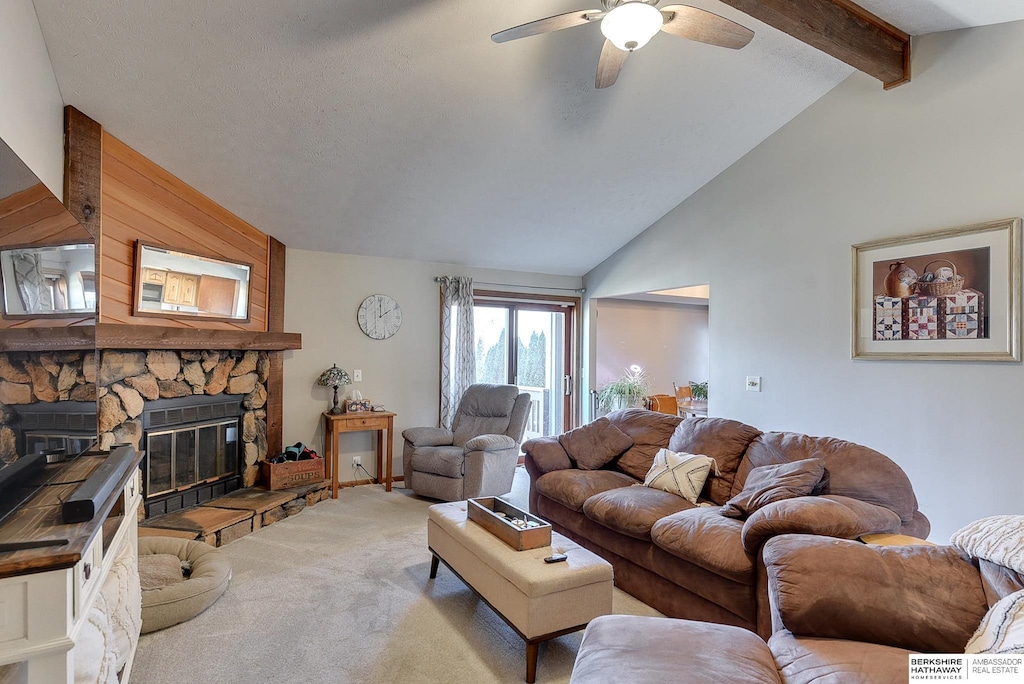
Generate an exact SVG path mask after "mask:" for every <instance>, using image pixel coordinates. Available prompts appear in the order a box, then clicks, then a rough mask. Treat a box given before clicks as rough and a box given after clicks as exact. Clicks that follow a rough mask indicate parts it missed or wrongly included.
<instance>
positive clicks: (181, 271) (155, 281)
mask: <svg viewBox="0 0 1024 684" xmlns="http://www.w3.org/2000/svg"><path fill="white" fill-rule="evenodd" d="M251 272H252V266H251V265H250V264H239V263H234V262H230V261H223V260H221V259H216V258H213V257H207V256H201V255H199V254H190V253H186V252H179V251H177V250H174V249H170V248H167V247H157V246H155V245H150V244H146V243H144V242H142V241H138V242H136V243H135V315H136V316H161V317H168V316H171V317H186V318H203V319H206V320H213V321H242V322H245V321H248V320H249V276H250V273H251Z"/></svg>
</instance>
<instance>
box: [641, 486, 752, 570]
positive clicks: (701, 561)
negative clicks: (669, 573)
mask: <svg viewBox="0 0 1024 684" xmlns="http://www.w3.org/2000/svg"><path fill="white" fill-rule="evenodd" d="M742 532H743V523H742V522H741V521H739V520H734V519H733V518H726V517H725V516H723V515H721V514H720V513H719V512H718V506H708V507H700V508H691V509H689V510H685V511H680V512H679V513H674V514H672V515H669V516H666V517H664V518H662V519H660V520H658V521H657V522H656V523H654V526H653V527H652V528H651V539H652V540H654V543H655V544H657V545H658V546H660V547H661V548H663V549H665V550H666V551H668V552H669V553H671V554H672V555H673V556H676V557H678V558H682V559H683V560H685V561H689V562H691V563H693V564H694V565H699V566H700V567H702V568H704V569H705V570H710V571H712V572H715V573H718V574H719V575H722V576H723V577H727V578H728V579H731V580H732V581H734V582H739V583H740V584H746V585H753V584H754V580H755V574H754V557H753V556H751V555H750V554H749V553H747V552H746V551H744V550H743V543H742V541H741V534H742Z"/></svg>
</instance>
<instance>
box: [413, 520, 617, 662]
mask: <svg viewBox="0 0 1024 684" xmlns="http://www.w3.org/2000/svg"><path fill="white" fill-rule="evenodd" d="M427 544H428V545H429V547H430V551H431V553H432V554H433V555H434V557H433V559H432V561H431V566H430V576H431V577H432V578H433V577H436V576H437V568H438V562H439V561H443V562H444V564H445V565H447V566H448V567H449V568H451V570H452V571H453V572H454V573H455V574H456V575H458V577H459V578H460V579H461V580H462V581H463V582H465V583H466V584H467V585H468V586H469V588H470V589H472V590H473V591H474V592H476V593H477V594H478V595H479V596H480V597H481V598H482V599H483V600H484V601H485V602H487V604H488V605H489V606H490V607H491V608H493V609H494V612H496V613H497V614H498V615H499V616H500V617H501V618H502V619H504V620H505V622H506V623H508V624H509V626H511V627H512V629H514V630H515V631H516V632H517V633H518V634H519V636H521V637H522V638H523V639H524V640H525V641H526V681H527V682H533V681H534V679H535V678H536V673H537V647H538V645H539V644H540V642H542V641H547V640H548V639H553V638H555V637H558V636H561V635H563V634H568V633H570V632H575V631H577V630H580V629H583V628H584V627H586V625H587V623H588V622H590V621H591V620H593V619H594V618H595V617H597V616H599V615H605V614H608V613H611V611H612V566H611V565H610V564H609V563H607V562H606V561H605V560H603V559H602V558H600V557H598V556H596V555H595V554H593V553H591V552H590V551H587V550H586V549H584V548H583V547H582V546H580V545H578V544H576V543H575V542H573V541H571V540H569V539H567V538H565V537H563V536H562V535H560V534H557V533H555V532H552V533H551V546H545V547H542V548H539V549H532V550H529V551H515V550H513V549H512V548H511V547H509V546H508V545H506V544H505V543H504V542H502V541H501V540H500V539H498V538H497V537H495V536H494V535H492V534H491V533H490V532H488V531H487V530H485V529H484V528H483V527H481V526H479V525H477V524H476V523H475V522H473V521H471V520H467V519H466V502H465V501H455V502H452V503H444V504H436V505H434V506H431V507H430V509H429V511H428V518H427ZM552 553H564V554H565V555H566V556H568V559H567V560H566V561H564V562H561V563H545V562H544V558H545V557H547V556H550V555H551V554H552Z"/></svg>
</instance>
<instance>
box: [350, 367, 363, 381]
mask: <svg viewBox="0 0 1024 684" xmlns="http://www.w3.org/2000/svg"><path fill="white" fill-rule="evenodd" d="M352 378H353V379H354V380H355V381H356V382H362V381H363V371H361V370H358V369H356V370H353V371H352Z"/></svg>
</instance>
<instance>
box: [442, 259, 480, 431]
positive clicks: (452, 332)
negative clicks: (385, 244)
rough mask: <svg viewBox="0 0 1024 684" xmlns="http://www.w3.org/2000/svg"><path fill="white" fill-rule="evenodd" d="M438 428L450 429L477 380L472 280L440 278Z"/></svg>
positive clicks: (452, 277)
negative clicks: (463, 397) (439, 416)
mask: <svg viewBox="0 0 1024 684" xmlns="http://www.w3.org/2000/svg"><path fill="white" fill-rule="evenodd" d="M438 281H439V282H440V283H441V427H445V428H448V429H451V427H452V420H453V419H454V418H455V412H456V411H457V410H458V408H459V401H460V400H461V399H462V395H463V394H465V392H466V389H467V388H468V387H469V386H470V385H472V384H473V382H474V381H475V380H476V350H475V348H474V346H473V337H474V336H473V279H472V278H466V277H456V276H441V277H439V278H438Z"/></svg>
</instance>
